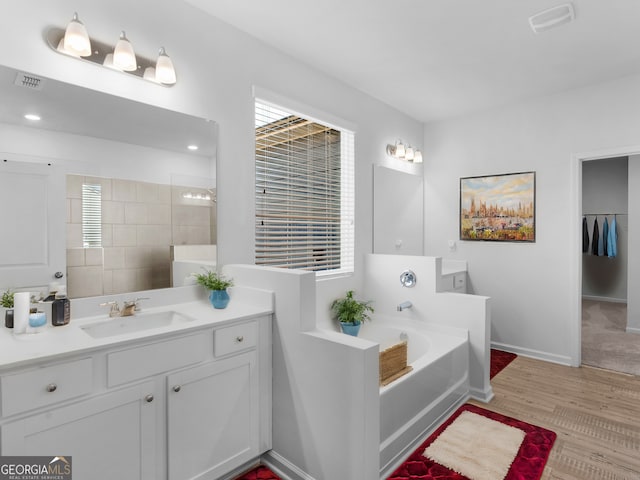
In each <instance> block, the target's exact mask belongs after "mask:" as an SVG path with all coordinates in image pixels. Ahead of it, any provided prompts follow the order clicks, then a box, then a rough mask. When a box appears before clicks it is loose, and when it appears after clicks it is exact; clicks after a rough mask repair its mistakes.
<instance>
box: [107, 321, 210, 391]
mask: <svg viewBox="0 0 640 480" xmlns="http://www.w3.org/2000/svg"><path fill="white" fill-rule="evenodd" d="M210 338H211V337H209V336H208V335H206V334H205V333H199V334H196V335H188V336H186V337H181V338H176V339H172V340H167V341H164V342H157V343H152V344H149V345H142V346H138V347H134V348H129V349H127V350H121V351H119V352H113V353H110V354H108V356H107V385H108V386H109V387H113V386H114V385H120V384H123V383H127V382H131V381H133V380H138V379H141V378H146V377H150V376H152V375H157V374H159V373H163V372H167V371H169V370H175V369H177V368H181V367H186V366H187V365H193V364H194V363H199V362H202V361H203V360H206V359H207V358H208V357H210V356H211V353H209V354H208V356H207V353H208V352H210V351H211V350H210V348H211V340H210Z"/></svg>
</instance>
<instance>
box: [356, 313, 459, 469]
mask: <svg viewBox="0 0 640 480" xmlns="http://www.w3.org/2000/svg"><path fill="white" fill-rule="evenodd" d="M468 336H469V335H468V332H467V330H464V329H457V328H447V327H444V326H439V325H430V324H427V323H425V322H423V321H416V320H409V319H406V318H397V317H376V318H374V319H373V321H372V322H368V323H366V324H364V325H363V326H362V329H361V330H360V334H359V337H360V338H363V339H366V340H369V341H372V342H375V343H378V344H379V345H380V350H384V349H385V348H388V347H390V346H391V345H393V344H395V343H398V342H399V341H401V340H403V339H406V340H407V342H408V343H407V363H408V364H409V365H411V366H412V367H413V370H412V371H411V372H409V373H408V374H406V375H404V376H402V377H400V378H399V379H397V380H395V381H393V382H392V383H390V384H389V385H387V386H384V387H380V472H381V476H380V478H386V477H387V476H388V475H389V474H390V473H392V471H393V469H395V468H396V467H397V466H398V464H399V463H400V462H401V461H402V459H403V458H404V457H405V456H406V455H408V454H409V453H411V452H412V451H413V450H415V448H417V446H418V445H419V443H420V442H421V441H422V440H423V439H424V435H425V434H426V433H427V432H428V431H429V430H430V429H432V428H433V427H434V426H435V425H436V424H437V423H438V422H439V421H441V420H442V419H443V418H444V416H446V415H448V414H449V413H450V412H451V411H453V410H454V409H455V408H457V407H458V405H460V404H461V403H463V402H464V401H466V400H467V398H468V396H469V345H468V343H469V342H468Z"/></svg>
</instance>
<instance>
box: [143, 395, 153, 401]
mask: <svg viewBox="0 0 640 480" xmlns="http://www.w3.org/2000/svg"><path fill="white" fill-rule="evenodd" d="M144 399H145V400H146V401H147V403H151V402H153V395H151V394H149V395H147V396H146V397H144Z"/></svg>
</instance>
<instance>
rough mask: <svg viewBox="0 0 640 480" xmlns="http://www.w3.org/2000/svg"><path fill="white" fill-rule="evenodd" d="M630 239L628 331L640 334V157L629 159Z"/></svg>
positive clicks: (635, 156) (633, 156)
mask: <svg viewBox="0 0 640 480" xmlns="http://www.w3.org/2000/svg"><path fill="white" fill-rule="evenodd" d="M629 238H630V239H631V241H630V243H631V244H632V247H631V248H630V249H629V261H628V269H629V271H628V275H627V288H628V303H627V331H628V332H633V333H640V250H638V238H640V155H632V156H630V157H629Z"/></svg>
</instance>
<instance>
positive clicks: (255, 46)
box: [0, 0, 423, 309]
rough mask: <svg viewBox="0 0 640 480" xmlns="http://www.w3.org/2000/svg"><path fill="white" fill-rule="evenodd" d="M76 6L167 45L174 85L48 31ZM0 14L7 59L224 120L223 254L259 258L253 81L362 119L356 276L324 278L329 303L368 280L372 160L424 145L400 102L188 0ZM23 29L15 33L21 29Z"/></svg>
mask: <svg viewBox="0 0 640 480" xmlns="http://www.w3.org/2000/svg"><path fill="white" fill-rule="evenodd" d="M74 11H78V13H79V15H80V18H81V19H82V20H83V22H84V23H85V25H86V26H87V28H88V30H89V32H90V34H91V35H92V36H94V37H95V38H96V39H98V40H102V41H107V42H110V43H112V42H115V40H116V39H117V37H118V35H119V32H120V30H121V29H125V30H126V32H127V36H128V38H129V39H130V40H131V42H132V43H133V44H134V47H135V48H136V51H137V52H138V54H140V55H143V56H148V57H153V56H155V54H156V52H157V49H158V47H159V46H161V45H164V46H165V47H166V49H167V52H168V53H169V55H171V57H172V60H173V62H174V65H175V67H176V70H177V74H178V82H177V84H176V85H175V86H174V87H172V88H164V87H161V86H156V85H151V84H149V83H147V82H143V81H141V80H139V79H137V78H130V77H128V76H125V75H122V74H120V73H118V72H112V71H109V70H107V69H102V68H99V67H96V66H95V65H91V64H86V63H83V62H79V61H77V60H74V59H71V58H66V57H64V56H62V55H58V54H56V53H54V52H52V51H51V50H50V49H49V47H48V46H47V45H46V44H45V42H44V40H43V35H44V32H45V30H46V28H47V27H49V26H58V27H64V26H65V25H66V23H67V22H68V21H69V19H70V18H71V16H72V15H73V12H74ZM3 13H4V14H3V16H2V19H1V20H0V25H1V26H2V28H1V29H0V41H2V42H3V44H5V45H13V46H15V47H14V48H5V49H2V50H1V51H0V64H4V65H8V66H10V67H14V68H18V69H21V70H24V71H27V72H32V73H37V74H39V75H43V76H46V77H51V78H56V79H59V80H63V81H67V82H69V83H75V84H79V85H82V86H86V87H89V88H93V89H96V90H101V91H105V92H108V93H113V94H116V95H120V96H123V97H127V98H132V99H135V100H138V101H141V102H145V103H150V104H153V105H157V106H161V107H165V108H169V109H173V110H176V111H180V112H183V113H188V114H191V115H196V116H200V117H205V118H210V119H214V120H216V121H217V122H218V125H219V130H218V134H219V138H218V140H219V145H218V151H217V153H218V156H217V159H218V166H217V167H218V170H217V173H218V184H217V186H218V226H219V232H218V246H219V261H220V263H221V264H225V263H231V262H233V263H253V251H254V247H253V239H254V216H253V215H254V185H253V180H254V161H253V156H254V152H253V148H254V147H253V136H254V120H253V97H252V87H253V86H254V85H257V86H259V87H262V88H264V89H268V90H271V91H273V92H276V93H280V94H282V95H284V96H286V97H288V98H291V99H292V100H293V101H296V102H299V103H301V104H306V105H309V106H311V107H313V108H314V109H317V110H321V111H324V112H328V113H330V114H331V115H334V116H336V117H339V118H342V119H345V120H347V121H348V122H350V123H351V124H353V125H354V126H355V129H356V257H355V258H356V269H357V274H356V276H355V277H347V278H344V279H340V280H336V281H331V282H321V283H320V284H319V292H318V293H319V305H320V307H319V308H320V309H326V308H328V307H327V305H328V304H329V302H330V300H331V299H332V298H334V297H337V296H338V295H341V294H343V293H344V291H345V290H346V289H348V288H352V287H353V286H354V285H357V284H359V283H360V282H361V281H362V274H361V273H360V272H361V270H362V257H363V254H364V253H368V252H370V251H371V248H372V247H371V243H372V240H371V231H372V223H371V222H372V220H371V219H372V205H371V195H372V168H371V165H373V164H375V163H383V162H385V161H386V153H385V147H386V145H387V144H388V143H394V142H395V140H396V139H398V138H402V139H404V140H405V141H406V142H408V143H410V144H411V145H414V146H415V147H416V148H419V149H421V147H422V145H421V140H422V138H423V134H422V125H421V124H420V123H419V122H417V121H415V120H413V119H411V118H409V117H407V116H406V115H404V114H401V113H399V112H398V111H396V110H394V109H393V108H391V107H389V106H387V105H385V104H383V103H382V102H379V101H376V100H374V99H372V98H371V97H369V96H367V95H365V94H363V93H361V92H359V91H357V90H355V89H353V88H350V87H347V86H346V85H345V84H343V83H342V82H340V81H339V80H336V79H333V78H330V77H328V76H326V75H325V74H323V73H322V72H319V71H318V70H316V69H314V68H313V67H311V66H308V65H304V64H302V63H300V62H297V61H295V60H293V59H292V58H290V57H288V56H286V55H284V54H281V53H279V52H278V51H276V50H274V49H271V48H269V47H267V46H265V45H264V44H261V43H260V42H258V41H257V40H255V39H254V38H252V37H250V36H248V35H246V34H244V33H242V32H240V31H238V30H236V29H234V28H232V27H230V26H228V25H226V24H224V23H222V22H220V21H218V20H217V19H214V18H211V17H208V16H207V15H205V14H203V13H202V12H201V11H199V10H197V9H195V8H193V7H191V6H190V5H187V4H185V3H184V2H182V1H180V0H167V1H163V2H155V1H152V0H140V1H136V2H130V1H126V0H111V1H108V2H107V1H101V2H93V1H89V0H75V1H71V0H53V1H47V2H45V1H39V2H38V5H37V8H34V5H33V4H27V3H24V2H22V3H21V2H12V3H11V5H10V6H7V7H6V8H5V9H4V12H3ZM17 37H19V38H20V41H19V42H16V41H15V39H14V38H17Z"/></svg>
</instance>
